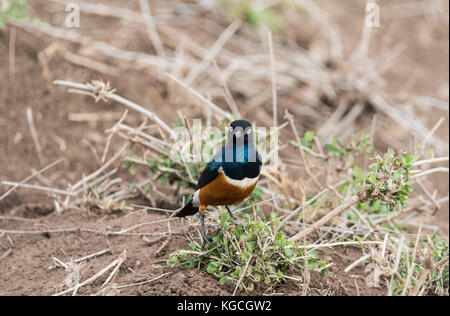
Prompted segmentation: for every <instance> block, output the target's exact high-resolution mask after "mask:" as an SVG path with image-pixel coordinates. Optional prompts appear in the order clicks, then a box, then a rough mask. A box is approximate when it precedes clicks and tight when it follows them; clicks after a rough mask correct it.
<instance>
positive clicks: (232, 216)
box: [225, 205, 239, 225]
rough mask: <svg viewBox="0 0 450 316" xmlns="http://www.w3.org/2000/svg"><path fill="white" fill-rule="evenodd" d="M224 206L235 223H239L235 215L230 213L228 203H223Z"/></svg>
mask: <svg viewBox="0 0 450 316" xmlns="http://www.w3.org/2000/svg"><path fill="white" fill-rule="evenodd" d="M225 207H226V208H227V211H228V214H230V217H231V218H232V219H233V220H234V221H235V223H236V225H239V221H238V220H237V219H236V217H234V215H233V213H231V210H230V208H229V207H228V205H225Z"/></svg>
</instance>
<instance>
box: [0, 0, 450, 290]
mask: <svg viewBox="0 0 450 316" xmlns="http://www.w3.org/2000/svg"><path fill="white" fill-rule="evenodd" d="M7 2H9V1H7ZM10 2H11V3H15V5H18V3H23V1H16V2H15V1H10ZM71 2H72V1H69V0H67V1H66V0H61V1H57V0H52V1H38V0H33V1H31V0H30V1H27V3H28V10H27V13H26V14H22V11H20V10H21V7H20V6H18V7H17V8H18V9H17V10H18V11H14V12H9V11H2V15H1V16H0V18H1V19H2V21H3V20H4V21H5V22H6V25H5V28H4V29H3V30H2V29H0V59H1V60H2V61H7V62H5V63H4V64H5V65H4V66H2V68H1V71H2V73H1V75H0V80H2V84H1V85H2V87H1V90H0V92H1V95H0V97H1V99H0V101H1V102H3V103H2V104H0V110H1V116H0V128H1V129H5V130H6V129H8V132H7V133H5V135H6V136H4V137H3V138H1V137H0V148H1V149H3V148H4V149H5V150H4V154H3V152H1V153H0V159H1V160H0V163H2V167H1V169H0V177H1V178H0V180H1V181H2V182H1V184H2V186H1V187H0V265H1V266H2V269H1V272H0V295H14V294H16V295H17V294H25V295H33V294H48V295H67V294H70V295H141V294H146V295H160V294H166V295H186V294H194V295H234V294H236V293H237V294H246V293H247V294H248V293H256V294H264V295H276V294H284V295H413V296H415V295H448V278H449V262H448V212H449V207H448V205H449V204H448V198H449V196H448V171H449V169H448V154H449V153H448V151H449V147H448V132H447V131H446V130H447V128H446V127H448V111H449V108H448V60H447V58H448V3H447V2H445V1H438V0H426V1H425V0H423V1H414V2H405V1H389V2H388V1H380V6H381V8H382V10H381V27H380V28H379V29H376V28H375V29H373V28H369V27H367V26H365V24H364V23H363V22H364V5H363V4H361V3H360V2H358V1H348V2H345V5H343V7H339V8H338V7H336V4H333V5H329V6H326V5H324V3H322V1H311V0H297V1H293V0H291V1H260V2H259V4H258V3H257V2H258V1H234V0H228V1H226V0H223V1H194V0H192V1H147V0H142V1H119V0H117V1H98V2H95V3H94V2H93V1H91V2H89V1H75V2H76V3H77V4H78V5H79V7H80V10H81V25H80V26H81V27H80V28H66V27H64V26H62V25H63V23H64V20H65V17H66V15H67V12H65V11H64V8H65V5H67V4H69V3H71ZM342 2H344V1H342ZM350 2H352V3H353V2H354V5H352V4H349V3H350ZM2 3H4V1H2ZM5 3H6V2H5ZM149 4H150V5H149ZM0 9H1V7H0ZM343 20H346V21H345V22H343ZM409 24H412V25H416V26H417V27H418V28H419V29H420V33H419V34H420V36H418V38H419V40H418V41H414V40H412V39H411V38H407V37H409V36H410V33H411V31H410V29H408V26H409ZM0 28H1V24H0ZM404 38H406V39H405V40H403V39H404ZM424 46H425V48H426V49H425V48H424ZM424 50H426V51H427V52H428V51H429V50H431V51H432V52H431V56H432V57H433V58H435V59H436V60H438V61H439V63H438V64H435V63H433V61H429V60H428V59H427V58H428V55H426V56H424V55H425V53H423V51H424ZM406 52H413V54H412V55H411V56H412V57H410V58H409V59H406V58H405V56H407V55H406ZM408 56H410V55H408ZM405 60H406V61H405ZM443 64H444V65H447V67H443ZM445 68H446V69H445ZM405 69H406V70H405ZM410 69H414V71H413V70H410ZM427 85H429V86H427ZM417 86H419V87H417ZM429 87H431V88H429ZM436 87H437V88H436ZM65 89H66V90H67V91H66V90H65ZM29 90H30V91H31V92H30V91H29ZM67 92H69V93H71V94H68V93H67ZM237 117H244V118H247V119H248V120H250V121H252V122H254V123H255V125H257V126H278V127H279V131H278V133H279V136H280V137H279V143H278V147H277V148H276V150H274V151H272V152H268V153H267V155H266V156H265V158H266V160H267V161H269V160H270V158H271V157H272V158H273V157H274V156H278V157H279V165H278V168H277V170H266V171H265V172H264V173H263V177H262V179H261V180H260V182H259V184H258V188H257V189H256V190H255V192H254V194H253V196H252V197H251V198H249V199H248V200H246V201H244V202H243V203H242V204H241V205H238V206H236V207H235V212H236V213H237V214H239V215H240V219H241V221H242V223H241V226H240V227H239V228H237V227H235V225H234V224H230V223H229V221H228V219H227V218H226V212H223V210H221V209H218V210H217V211H216V212H211V213H210V215H209V217H208V218H207V226H208V228H209V231H210V233H212V232H213V231H216V230H217V236H216V238H215V239H214V243H213V246H211V248H209V249H206V250H203V249H201V248H200V245H199V244H198V240H199V222H198V220H197V218H190V219H183V220H180V219H175V218H172V216H171V215H172V214H173V212H174V210H176V209H177V208H179V207H180V206H181V205H182V204H183V201H184V200H185V198H186V197H187V196H189V194H191V193H192V188H193V186H195V181H196V179H198V175H199V172H200V171H201V170H202V164H194V163H176V162H173V161H172V160H171V159H170V156H169V152H170V148H171V146H172V144H173V137H172V136H173V135H174V134H175V132H174V128H175V127H177V126H184V127H186V128H187V129H188V130H190V132H191V133H194V132H195V131H194V130H193V126H192V124H193V123H192V120H193V119H195V118H202V119H203V121H204V125H205V126H206V127H211V126H219V127H221V128H223V127H224V126H226V125H227V123H228V122H229V121H230V120H232V119H233V118H237ZM15 124H17V126H16V125H15ZM103 132H104V133H103ZM25 134H26V135H29V136H24V135H25ZM265 136H267V135H262V137H265ZM24 138H25V139H24ZM55 148H56V149H55ZM15 160H16V161H17V164H18V165H16V164H15ZM31 167H34V168H35V169H32V168H31ZM55 170H56V171H55ZM269 171H270V172H269ZM230 245H231V246H230ZM230 247H232V248H230ZM186 248H190V249H189V250H183V249H186ZM228 249H235V250H236V251H230V252H228V251H227V250H228ZM268 249H270V251H268ZM267 253H270V256H269V257H267V261H264V262H261V261H260V260H257V259H255V258H256V257H258V256H259V255H261V254H262V255H264V254H267ZM262 258H265V257H264V256H262ZM4 267H5V268H4ZM184 268H191V269H192V268H194V269H193V270H190V269H188V270H185V269H184Z"/></svg>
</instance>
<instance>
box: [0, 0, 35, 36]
mask: <svg viewBox="0 0 450 316" xmlns="http://www.w3.org/2000/svg"><path fill="white" fill-rule="evenodd" d="M27 10H28V9H27V3H26V2H25V1H23V0H9V1H8V0H2V1H1V2H0V29H4V28H5V26H6V20H7V19H8V18H14V19H23V18H25V17H27Z"/></svg>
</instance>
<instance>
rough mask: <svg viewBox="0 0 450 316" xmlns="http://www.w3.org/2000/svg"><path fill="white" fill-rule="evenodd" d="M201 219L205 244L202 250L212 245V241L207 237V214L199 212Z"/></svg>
mask: <svg viewBox="0 0 450 316" xmlns="http://www.w3.org/2000/svg"><path fill="white" fill-rule="evenodd" d="M198 216H199V217H200V223H201V225H202V239H203V244H202V249H203V248H204V247H205V245H206V244H208V245H211V241H210V239H209V238H208V236H206V230H205V214H204V213H203V212H199V215H198Z"/></svg>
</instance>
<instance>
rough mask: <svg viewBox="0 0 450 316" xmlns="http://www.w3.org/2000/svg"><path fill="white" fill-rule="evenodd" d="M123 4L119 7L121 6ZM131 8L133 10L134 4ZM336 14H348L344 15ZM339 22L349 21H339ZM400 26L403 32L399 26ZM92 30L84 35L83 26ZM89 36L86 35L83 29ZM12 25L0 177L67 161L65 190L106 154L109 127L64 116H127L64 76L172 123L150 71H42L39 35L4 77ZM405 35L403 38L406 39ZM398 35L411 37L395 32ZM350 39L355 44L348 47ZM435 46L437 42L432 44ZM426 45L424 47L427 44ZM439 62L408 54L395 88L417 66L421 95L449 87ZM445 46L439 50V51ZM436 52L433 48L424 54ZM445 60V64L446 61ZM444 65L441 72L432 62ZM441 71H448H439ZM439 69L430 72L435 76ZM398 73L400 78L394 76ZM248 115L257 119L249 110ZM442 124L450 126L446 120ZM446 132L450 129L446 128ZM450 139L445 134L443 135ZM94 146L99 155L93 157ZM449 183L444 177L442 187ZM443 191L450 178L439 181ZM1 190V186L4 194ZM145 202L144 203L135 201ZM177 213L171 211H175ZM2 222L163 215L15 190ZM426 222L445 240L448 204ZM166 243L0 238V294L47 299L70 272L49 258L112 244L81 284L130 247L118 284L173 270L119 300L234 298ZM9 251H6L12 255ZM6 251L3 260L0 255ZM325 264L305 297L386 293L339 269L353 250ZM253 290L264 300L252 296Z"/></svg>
mask: <svg viewBox="0 0 450 316" xmlns="http://www.w3.org/2000/svg"><path fill="white" fill-rule="evenodd" d="M122 2H125V1H122ZM32 3H33V8H34V9H35V10H36V12H34V13H39V14H41V16H42V17H48V15H49V13H48V12H41V11H39V8H40V5H41V4H42V1H32ZM134 9H136V8H134ZM335 12H336V13H335V15H336V20H337V21H339V23H340V22H341V20H346V21H347V25H349V24H350V22H348V21H350V20H352V19H351V18H350V19H349V18H348V16H353V15H351V14H350V13H349V14H348V15H347V17H346V16H345V12H344V13H342V12H340V11H335ZM341 14H344V15H343V16H341ZM95 21H96V23H99V24H102V23H110V24H111V28H112V29H114V25H113V23H116V22H117V21H114V20H110V19H101V18H98V17H96V20H95ZM359 22H360V21H359V20H357V19H356V21H355V22H354V24H355V25H358V29H357V30H355V29H352V28H351V27H350V25H349V27H348V34H346V36H348V37H349V40H350V39H351V38H353V39H355V38H357V37H356V36H359V35H358V33H359V25H360V23H359ZM342 24H343V25H345V24H346V22H345V21H342ZM400 29H402V30H404V28H400ZM87 31H88V30H87ZM87 31H86V32H87ZM10 34H11V28H6V29H5V30H0V181H2V180H8V181H21V180H22V179H24V178H26V177H27V176H29V175H30V174H31V173H32V170H33V169H34V170H38V169H40V168H41V167H43V166H45V165H46V164H48V163H50V162H53V161H55V160H57V159H59V158H64V159H65V160H64V161H63V162H62V163H60V164H59V165H58V166H56V167H54V168H53V169H52V172H50V173H49V176H48V177H49V178H48V179H47V180H48V181H50V182H51V183H52V184H53V185H54V186H55V187H56V186H57V187H61V188H62V187H65V186H67V185H68V184H69V183H74V182H76V181H78V180H79V179H80V178H81V176H82V175H83V174H89V173H91V172H93V171H95V170H96V169H97V168H98V167H99V166H100V164H99V162H98V157H99V156H100V157H101V155H102V153H103V149H104V146H105V134H104V131H105V130H106V129H108V128H110V127H111V126H112V125H113V124H114V122H97V123H96V124H87V123H74V122H71V121H69V120H68V113H83V112H102V111H114V112H121V111H123V109H122V107H120V106H118V105H116V104H109V103H102V102H100V103H94V102H92V100H91V99H88V98H87V97H86V98H85V97H80V96H69V95H68V94H67V93H66V92H62V90H61V89H60V88H57V87H55V86H54V85H53V84H52V80H55V79H65V78H70V79H71V80H73V81H77V82H87V81H89V80H92V79H97V78H103V79H104V80H105V81H110V82H111V85H112V86H113V87H114V88H116V89H117V91H119V94H120V95H122V96H124V97H126V98H129V99H131V100H134V101H136V102H138V103H139V104H141V105H143V106H146V107H148V108H149V109H151V110H154V111H157V112H158V115H159V116H160V117H162V118H163V119H165V120H166V121H168V122H169V121H171V119H172V118H173V113H174V110H175V108H174V107H175V106H170V107H169V106H167V104H166V103H165V101H166V94H167V91H165V88H164V87H161V86H159V85H158V84H157V83H155V82H154V80H152V78H151V77H150V76H148V75H144V74H142V75H140V76H139V75H133V76H128V75H127V74H126V72H124V74H123V75H122V76H121V77H120V78H118V77H109V76H106V75H104V74H100V73H96V72H94V71H91V70H88V69H84V68H81V67H77V66H74V65H73V64H70V63H68V62H66V61H65V60H63V59H62V58H60V57H55V58H54V59H52V61H51V62H50V63H49V64H48V65H44V64H42V63H41V62H40V61H39V59H38V53H39V52H41V51H42V50H43V49H45V48H46V47H48V45H50V44H51V43H52V42H53V39H51V38H45V37H37V36H34V35H31V34H28V33H25V32H23V31H21V30H17V36H16V45H15V50H16V51H15V75H14V76H10V74H9V58H8V48H9V40H10ZM405 35H406V34H405ZM399 36H400V37H401V38H406V37H408V36H402V35H399ZM353 42H354V41H353ZM432 44H433V43H432ZM432 44H430V45H432ZM436 45H437V46H435V47H437V50H436V54H437V56H438V57H437V58H433V56H431V58H429V56H428V55H421V54H420V52H419V53H417V54H416V55H414V56H412V57H410V58H409V59H408V60H407V61H405V62H404V63H408V62H409V63H410V64H409V65H407V66H405V64H404V63H403V64H402V68H401V69H402V70H403V72H401V71H400V72H398V73H396V74H395V75H394V74H392V76H393V77H396V78H394V79H395V81H396V82H403V81H404V77H401V76H402V75H403V76H407V72H406V71H404V70H405V68H407V67H412V66H411V64H414V65H415V64H420V65H422V66H421V67H424V68H426V69H433V70H432V71H431V72H429V73H427V74H426V75H425V76H424V77H423V78H419V79H420V80H419V79H418V81H419V83H420V82H424V83H426V85H420V84H419V86H420V87H421V93H423V94H429V95H432V96H439V95H436V93H435V89H434V85H433V83H436V85H439V86H440V85H442V82H444V81H445V82H447V83H448V59H447V57H448V41H447V46H446V49H447V51H445V47H444V52H442V49H441V46H442V44H441V42H438V44H436ZM444 46H445V45H444ZM130 49H135V50H143V51H147V52H149V51H152V47H151V45H150V44H148V41H136V47H130ZM430 50H432V48H430ZM442 55H444V57H445V58H442ZM437 60H439V61H440V62H443V63H444V64H445V67H443V66H442V65H441V64H440V63H437V62H436V61H437ZM444 68H446V69H447V70H446V71H444ZM434 70H436V71H434ZM397 77H401V78H397ZM27 107H31V108H32V110H33V115H34V120H35V125H36V129H37V130H38V132H39V139H40V142H41V146H42V151H43V156H44V159H45V161H43V165H42V166H41V165H40V162H39V160H38V159H37V155H36V150H35V146H34V142H33V140H32V137H31V134H30V130H29V125H28V122H27V118H26V109H27ZM251 115H253V114H251ZM437 116H439V114H436V115H434V116H433V117H430V119H429V122H431V123H430V124H431V125H432V124H433V123H432V122H435V121H436V120H435V118H436V117H437ZM127 120H128V121H130V122H138V121H139V118H138V116H134V115H133V114H132V113H130V115H129V117H128V118H127ZM445 124H448V120H447V121H446V123H445ZM447 126H448V125H447ZM444 139H445V140H447V141H448V135H447V138H444ZM118 147H119V144H117V143H114V142H113V145H112V148H111V151H110V152H113V151H114V150H117V149H118ZM92 148H95V151H96V153H94V152H93V151H92ZM442 180H446V181H442ZM439 182H442V183H443V184H442V185H443V186H444V187H445V186H446V187H447V189H448V177H447V178H446V179H439ZM6 190H7V187H0V195H1V194H3V193H4V192H6ZM140 203H141V204H144V203H146V202H145V201H140ZM173 208H175V207H173ZM0 216H9V217H13V216H15V217H21V218H25V220H2V219H0V229H7V230H37V229H41V228H43V227H45V228H47V229H60V228H79V227H83V228H93V229H95V230H111V231H115V230H119V229H122V228H123V227H130V226H132V225H135V224H139V223H142V222H146V221H152V220H155V219H162V218H165V215H164V214H162V213H157V212H149V213H146V214H129V213H125V212H124V213H117V214H104V213H101V212H88V211H85V210H78V209H71V210H67V211H65V212H64V213H63V214H61V215H58V214H56V212H55V211H54V204H53V201H52V199H51V198H49V197H48V196H46V195H45V194H38V193H36V192H34V191H30V190H25V189H21V190H18V191H16V192H14V193H13V194H11V195H9V196H8V197H7V198H6V199H4V200H2V201H0ZM432 223H433V224H435V225H439V226H440V227H441V228H442V229H443V230H444V231H445V232H446V233H447V234H448V204H446V205H445V206H444V207H443V208H442V209H441V210H440V211H439V213H438V215H437V217H436V218H434V219H432ZM165 228H166V227H165V224H161V225H159V226H155V227H154V228H153V226H152V229H154V230H155V231H158V230H164V229H165ZM161 244H162V241H160V242H158V243H155V244H153V245H152V246H148V245H147V243H146V242H145V241H143V240H142V238H141V237H139V236H110V237H108V238H106V237H105V236H104V235H101V234H95V233H88V232H74V233H49V234H36V235H20V234H18V235H16V234H3V235H0V295H50V294H54V293H56V292H57V291H58V290H59V289H61V286H62V284H63V282H64V280H65V278H66V276H67V272H66V271H64V270H63V269H61V268H55V267H54V263H53V259H52V257H56V258H58V259H60V260H62V261H65V262H66V261H69V260H71V259H73V258H79V257H83V256H86V255H88V254H91V253H94V252H97V251H99V250H102V249H105V248H110V249H112V250H113V254H106V255H103V256H101V257H98V258H95V259H92V260H89V261H87V262H86V264H85V265H84V266H83V267H82V270H81V279H82V280H85V279H87V278H88V277H90V276H92V275H94V274H95V273H97V272H98V271H100V270H101V269H102V268H104V267H105V266H107V265H108V264H109V263H110V262H111V261H112V260H114V259H116V258H117V256H118V255H119V254H120V253H121V252H122V251H123V250H124V249H126V252H127V260H126V262H125V264H124V265H123V266H122V267H121V269H120V271H119V273H118V276H117V278H116V279H115V283H116V284H118V285H125V284H131V283H137V282H141V281H146V280H149V279H151V278H153V277H157V276H159V275H161V274H163V273H166V272H169V273H170V274H169V275H167V276H165V277H163V278H161V279H159V280H157V281H154V282H152V283H149V284H145V285H141V286H133V287H128V288H124V289H121V290H120V294H121V295H230V294H231V293H232V292H233V289H231V288H227V287H226V286H225V287H222V286H219V285H218V282H217V280H215V279H214V278H213V277H212V276H211V275H208V274H207V273H206V272H204V271H198V270H190V271H185V270H179V269H172V268H169V267H168V266H167V265H166V263H165V260H166V258H167V256H168V254H169V253H170V252H172V251H174V250H176V249H180V248H183V249H184V248H186V246H187V241H186V240H184V239H183V238H182V237H174V238H172V239H170V242H169V244H168V245H167V247H166V248H165V250H164V251H163V252H162V253H161V254H160V255H159V256H156V255H155V252H156V250H157V249H158V248H159V247H160V246H161ZM9 249H11V251H9ZM4 254H6V255H7V256H5V255H4ZM320 255H321V256H323V257H324V258H325V259H326V260H327V262H332V263H333V266H332V267H331V268H330V270H331V274H330V275H329V276H327V277H324V276H322V275H319V274H317V273H313V274H312V276H311V284H310V288H309V294H311V295H358V294H359V295H384V294H385V293H386V290H385V289H384V288H381V289H377V288H375V289H370V288H367V287H366V285H365V281H364V280H365V277H366V275H367V272H365V271H364V268H363V267H357V268H355V269H354V270H352V271H351V273H350V274H346V273H344V272H343V270H344V268H345V267H346V266H348V265H349V264H350V263H352V262H353V261H355V260H356V259H357V258H359V257H360V256H361V251H360V250H358V249H356V248H351V247H350V248H345V249H344V248H335V249H334V250H333V251H331V250H326V251H322V252H321V253H320ZM104 280H105V278H104V277H103V278H100V279H99V280H97V281H96V282H95V283H93V284H92V285H90V286H86V287H83V288H82V289H80V291H79V294H83V295H89V294H94V293H96V291H98V288H99V286H100V285H101V282H103V281H104ZM275 292H276V293H282V294H285V295H300V294H301V293H302V288H301V286H300V285H298V284H296V283H294V282H291V281H290V282H288V283H287V284H285V285H282V286H280V287H279V288H277V289H275ZM255 294H262V292H257V293H255Z"/></svg>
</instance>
